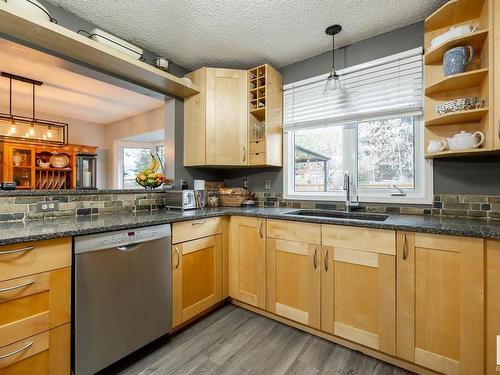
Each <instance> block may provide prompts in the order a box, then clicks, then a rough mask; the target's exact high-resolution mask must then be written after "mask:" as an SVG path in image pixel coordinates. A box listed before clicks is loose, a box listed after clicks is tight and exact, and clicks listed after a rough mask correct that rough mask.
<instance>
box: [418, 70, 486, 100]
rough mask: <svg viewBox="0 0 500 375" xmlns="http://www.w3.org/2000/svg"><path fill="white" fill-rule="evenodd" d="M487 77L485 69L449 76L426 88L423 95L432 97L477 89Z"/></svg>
mask: <svg viewBox="0 0 500 375" xmlns="http://www.w3.org/2000/svg"><path fill="white" fill-rule="evenodd" d="M487 76H488V69H487V68H485V69H476V70H472V71H469V72H465V73H461V74H456V75H453V76H449V77H446V78H444V79H442V80H440V81H438V82H436V83H434V84H432V85H430V86H428V87H426V88H425V95H426V96H432V95H436V94H441V93H444V92H447V91H453V90H460V89H467V88H472V87H479V86H481V84H482V83H483V81H484V79H485V78H486V77H487Z"/></svg>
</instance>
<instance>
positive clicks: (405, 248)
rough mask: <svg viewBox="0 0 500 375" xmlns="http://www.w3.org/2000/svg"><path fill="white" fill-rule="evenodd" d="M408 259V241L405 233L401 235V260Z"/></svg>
mask: <svg viewBox="0 0 500 375" xmlns="http://www.w3.org/2000/svg"><path fill="white" fill-rule="evenodd" d="M406 258H408V241H407V238H406V233H403V260H406Z"/></svg>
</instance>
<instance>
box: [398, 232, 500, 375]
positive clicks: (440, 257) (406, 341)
mask: <svg viewBox="0 0 500 375" xmlns="http://www.w3.org/2000/svg"><path fill="white" fill-rule="evenodd" d="M397 253H398V254H397V273H398V286H397V300H398V340H397V342H398V348H397V356H398V357H400V358H403V359H405V360H407V361H410V362H414V363H416V364H417V365H420V366H423V367H427V368H429V369H432V370H434V371H438V372H441V373H444V374H482V373H483V368H484V362H483V361H484V266H485V265H484V240H482V239H477V238H467V237H455V236H443V235H435V234H424V233H409V232H401V233H398V251H397ZM497 334H498V333H497Z"/></svg>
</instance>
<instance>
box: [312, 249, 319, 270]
mask: <svg viewBox="0 0 500 375" xmlns="http://www.w3.org/2000/svg"><path fill="white" fill-rule="evenodd" d="M313 265H314V269H317V268H318V248H317V247H315V248H314V255H313Z"/></svg>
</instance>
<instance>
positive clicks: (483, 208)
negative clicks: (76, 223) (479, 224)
mask: <svg viewBox="0 0 500 375" xmlns="http://www.w3.org/2000/svg"><path fill="white" fill-rule="evenodd" d="M220 185H221V184H220V183H212V184H207V190H208V193H209V194H210V195H214V194H216V192H217V189H218V188H219V187H220ZM28 194H29V193H28ZM207 196H208V194H207ZM48 201H58V202H59V209H58V210H57V211H54V212H48V213H41V212H37V211H36V204H37V203H38V202H48ZM255 202H256V204H257V206H258V207H288V208H296V209H298V208H305V209H325V210H339V211H345V205H344V202H316V201H298V200H297V201H296V200H285V199H283V194H282V193H272V192H255ZM164 207H165V193H164V191H152V192H151V191H145V192H144V193H141V192H138V191H129V192H126V191H124V192H119V193H117V192H116V191H115V192H111V193H110V192H109V191H108V192H93V193H90V194H89V193H88V192H87V193H81V194H80V193H78V192H71V193H70V194H64V193H61V192H58V193H57V194H50V193H47V194H39V193H38V194H36V195H19V196H1V195H0V221H13V220H24V219H37V218H51V217H60V216H80V215H96V214H103V213H112V212H137V211H143V210H157V209H162V208H164ZM359 211H362V212H372V213H384V214H407V215H440V216H443V217H468V218H475V219H494V220H500V196H482V195H436V196H434V200H433V202H432V205H430V204H429V205H403V204H382V203H361V207H360V209H359Z"/></svg>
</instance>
